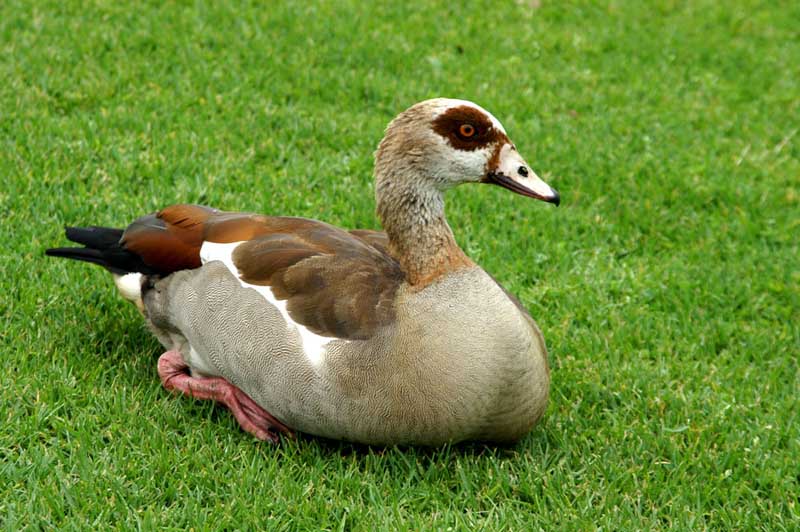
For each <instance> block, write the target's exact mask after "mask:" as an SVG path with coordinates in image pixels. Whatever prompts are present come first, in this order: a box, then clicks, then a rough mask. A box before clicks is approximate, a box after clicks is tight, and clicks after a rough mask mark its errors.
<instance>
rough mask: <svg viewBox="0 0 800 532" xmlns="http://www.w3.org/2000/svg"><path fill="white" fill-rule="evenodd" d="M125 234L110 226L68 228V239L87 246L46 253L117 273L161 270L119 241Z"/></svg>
mask: <svg viewBox="0 0 800 532" xmlns="http://www.w3.org/2000/svg"><path fill="white" fill-rule="evenodd" d="M122 233H123V230H122V229H113V228H110V227H96V226H93V227H67V228H66V235H67V238H68V239H69V240H71V241H72V242H75V243H77V244H82V245H84V246H85V247H82V248H77V247H75V248H51V249H47V250H45V252H44V253H45V255H48V256H50V257H64V258H67V259H73V260H80V261H84V262H91V263H92V264H98V265H100V266H102V267H103V268H105V269H107V270H108V271H110V272H111V273H114V274H116V275H125V274H128V273H144V274H148V275H150V274H154V273H158V272H157V271H156V270H154V269H153V268H152V267H150V266H148V265H147V264H145V263H144V261H143V260H142V258H141V257H139V255H136V254H135V253H133V252H131V251H129V250H127V249H125V247H124V246H123V245H122V244H121V243H120V239H121V238H122Z"/></svg>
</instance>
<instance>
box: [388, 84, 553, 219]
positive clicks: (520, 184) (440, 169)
mask: <svg viewBox="0 0 800 532" xmlns="http://www.w3.org/2000/svg"><path fill="white" fill-rule="evenodd" d="M375 180H376V195H377V196H378V203H379V204H380V202H381V196H382V195H383V194H384V193H390V191H391V190H393V189H397V188H402V189H409V188H410V189H415V190H417V191H418V192H420V193H422V195H426V194H424V193H425V192H430V193H435V192H438V193H439V194H441V192H444V191H446V190H448V189H450V188H452V187H454V186H456V185H460V184H462V183H491V184H495V185H499V186H501V187H504V188H507V189H508V190H511V191H512V192H516V193H517V194H521V195H523V196H527V197H531V198H536V199H539V200H542V201H546V202H549V203H554V204H555V205H558V204H559V202H560V197H559V194H558V191H556V190H555V189H553V188H552V187H550V186H549V185H548V184H547V183H545V182H544V181H542V180H541V179H540V178H539V176H537V175H536V173H535V172H534V171H533V170H532V169H531V167H530V166H529V165H528V163H526V162H525V160H524V159H523V158H522V156H521V155H520V154H519V152H518V151H517V148H516V146H514V143H513V142H511V140H510V139H509V138H508V135H507V134H506V131H505V128H503V125H502V124H501V123H500V121H499V120H497V119H496V118H495V117H494V116H493V115H492V114H491V113H490V112H489V111H487V110H485V109H483V108H482V107H480V106H479V105H477V104H475V103H473V102H469V101H466V100H455V99H449V98H435V99H432V100H425V101H423V102H420V103H417V104H415V105H413V106H412V107H410V108H409V109H407V110H406V111H404V112H403V113H401V114H400V115H398V116H397V118H395V119H394V120H393V121H392V122H391V123H390V124H389V126H388V127H387V128H386V133H385V136H384V138H383V140H382V141H381V143H380V145H379V146H378V150H377V152H376V154H375Z"/></svg>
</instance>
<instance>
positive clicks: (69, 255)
mask: <svg viewBox="0 0 800 532" xmlns="http://www.w3.org/2000/svg"><path fill="white" fill-rule="evenodd" d="M44 254H45V255H47V256H48V257H64V258H65V259H73V260H82V261H84V262H91V263H92V264H99V265H100V266H102V267H104V268H106V269H108V270H110V271H111V272H112V273H117V274H125V273H126V272H125V271H123V270H118V269H117V268H114V267H113V266H111V265H110V264H109V263H108V261H107V260H106V259H105V257H103V254H102V253H101V252H100V251H99V250H97V249H89V248H51V249H47V250H45V252H44Z"/></svg>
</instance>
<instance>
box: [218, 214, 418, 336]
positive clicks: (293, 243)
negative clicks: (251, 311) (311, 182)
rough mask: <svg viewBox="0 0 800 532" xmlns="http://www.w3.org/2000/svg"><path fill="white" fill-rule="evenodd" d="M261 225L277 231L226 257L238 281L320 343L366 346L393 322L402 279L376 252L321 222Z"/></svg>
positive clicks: (392, 263) (366, 240) (277, 221)
mask: <svg viewBox="0 0 800 532" xmlns="http://www.w3.org/2000/svg"><path fill="white" fill-rule="evenodd" d="M269 220H270V223H268V225H273V224H272V223H271V222H272V221H274V226H279V227H281V229H282V231H281V232H270V233H269V234H265V235H262V236H259V237H256V238H254V239H252V240H249V241H246V242H244V243H243V244H242V245H240V246H239V247H237V248H236V251H235V252H234V254H233V261H234V263H235V264H236V266H237V268H238V269H239V272H240V275H241V277H242V280H244V281H245V282H247V283H250V284H255V285H266V286H269V287H270V288H271V289H272V292H273V294H274V296H275V297H276V298H277V299H280V300H285V301H286V304H287V311H288V312H289V315H290V316H291V317H292V319H293V320H295V321H296V322H297V323H300V324H302V325H304V326H306V327H308V329H309V330H311V331H312V332H314V333H316V334H319V335H321V336H333V337H337V338H346V339H351V340H357V339H366V338H369V337H370V336H371V335H372V334H373V333H374V332H375V331H376V330H377V329H378V328H380V327H382V326H385V325H388V324H390V323H391V322H392V321H393V320H394V318H395V307H394V301H395V295H396V293H397V289H398V287H399V286H400V284H401V283H402V281H403V279H404V274H403V272H402V270H401V269H400V265H399V263H398V262H397V261H396V260H395V259H394V258H392V257H391V256H390V255H389V254H388V252H385V251H384V250H383V249H382V246H379V245H373V244H372V243H371V241H370V239H369V238H362V237H361V235H355V234H351V233H349V232H347V231H344V230H341V229H338V228H336V227H333V226H330V225H328V224H325V223H322V222H316V221H313V220H304V219H291V218H271V219H269ZM273 228H274V227H273ZM366 233H375V234H380V233H377V232H375V231H366ZM372 240H375V242H376V243H377V242H382V241H381V240H380V239H379V237H376V236H374V235H373V238H372Z"/></svg>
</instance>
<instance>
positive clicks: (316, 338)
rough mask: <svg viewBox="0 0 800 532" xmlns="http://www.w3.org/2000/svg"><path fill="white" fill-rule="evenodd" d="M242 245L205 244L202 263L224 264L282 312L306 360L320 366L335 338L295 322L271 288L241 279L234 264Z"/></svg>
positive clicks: (202, 249)
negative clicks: (235, 254) (217, 262)
mask: <svg viewBox="0 0 800 532" xmlns="http://www.w3.org/2000/svg"><path fill="white" fill-rule="evenodd" d="M242 243H243V242H232V243H230V244H219V243H217V242H203V245H202V247H201V248H200V261H201V262H202V263H203V264H205V263H207V262H211V261H215V260H218V261H220V262H222V263H223V264H224V265H225V266H226V267H227V268H228V270H229V271H230V272H231V273H232V274H233V275H234V276H235V277H236V278H237V279H239V282H240V283H241V284H242V286H244V287H246V288H252V289H253V290H255V291H256V292H258V293H259V294H261V296H262V297H263V298H264V299H266V300H267V302H268V303H269V304H270V305H272V306H274V307H275V308H277V309H278V310H279V311H280V313H281V316H283V319H284V321H286V326H287V327H288V328H294V329H295V330H297V332H298V334H299V336H300V340H301V342H302V348H303V352H304V353H305V355H306V358H308V360H309V361H310V362H311V363H312V364H314V365H315V366H318V365H320V364H321V363H322V360H323V357H324V355H325V346H326V345H328V344H329V343H330V342H332V341H333V340H335V338H331V337H328V336H320V335H318V334H316V333H314V332H312V331H310V330H309V329H308V327H306V326H305V325H302V324H300V323H297V322H295V321H294V320H293V319H292V318H291V316H289V312H288V311H287V310H286V301H279V300H278V299H276V298H275V296H274V295H273V293H272V290H271V289H270V287H269V286H259V285H254V284H250V283H246V282H245V281H243V280H242V279H241V277H239V269H238V268H237V267H236V265H235V264H234V263H233V251H234V250H235V249H236V248H237V247H238V246H239V245H240V244H242Z"/></svg>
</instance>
